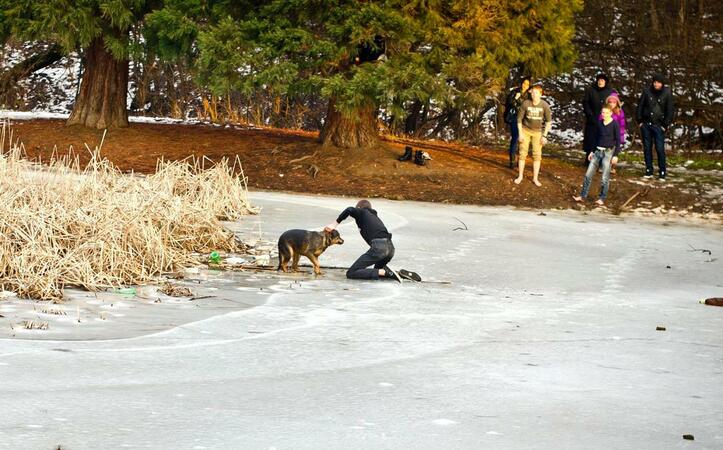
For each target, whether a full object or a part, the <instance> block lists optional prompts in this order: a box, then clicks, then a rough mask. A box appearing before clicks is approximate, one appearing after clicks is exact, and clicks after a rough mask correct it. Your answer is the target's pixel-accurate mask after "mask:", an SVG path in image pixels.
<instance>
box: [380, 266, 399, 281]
mask: <svg viewBox="0 0 723 450" xmlns="http://www.w3.org/2000/svg"><path fill="white" fill-rule="evenodd" d="M384 278H389V279H391V280H395V281H398V282H399V283H401V282H402V278H401V277H400V276H399V274H398V273H397V272H395V271H393V270H392V269H390V268H389V267H388V266H384Z"/></svg>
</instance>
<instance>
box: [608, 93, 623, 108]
mask: <svg viewBox="0 0 723 450" xmlns="http://www.w3.org/2000/svg"><path fill="white" fill-rule="evenodd" d="M608 103H617V104H618V107H620V108H622V106H623V102H621V101H620V97H619V96H618V93H617V92H613V93H612V94H610V95H608V98H606V99H605V104H608Z"/></svg>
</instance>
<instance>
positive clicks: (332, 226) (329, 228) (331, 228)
mask: <svg viewBox="0 0 723 450" xmlns="http://www.w3.org/2000/svg"><path fill="white" fill-rule="evenodd" d="M337 225H339V224H338V223H336V222H332V223H330V224H329V225H327V226H325V227H324V231H327V232H332V231H334V230H336V226H337Z"/></svg>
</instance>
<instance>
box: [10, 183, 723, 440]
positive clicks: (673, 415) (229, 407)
mask: <svg viewBox="0 0 723 450" xmlns="http://www.w3.org/2000/svg"><path fill="white" fill-rule="evenodd" d="M251 198H252V200H253V201H254V203H255V204H258V205H260V206H262V207H263V209H262V212H261V214H260V215H259V216H253V217H249V218H248V219H247V220H246V221H245V222H242V223H240V224H237V225H236V228H237V230H238V232H239V233H241V234H243V235H245V236H246V237H252V236H255V237H256V238H257V239H260V240H267V241H272V242H273V241H274V240H275V238H276V237H277V236H278V235H279V234H280V233H281V232H283V231H284V230H286V229H289V228H308V229H317V230H318V229H320V228H321V227H322V226H323V225H324V224H327V223H329V222H330V221H331V220H333V219H334V218H336V216H337V214H338V213H339V212H340V211H341V210H342V209H343V208H344V207H346V206H349V205H353V204H354V203H355V202H356V199H343V198H331V197H321V196H299V195H286V194H276V193H264V192H257V193H254V194H253V195H252V196H251ZM372 204H373V205H374V207H375V208H376V209H377V210H378V211H379V215H380V217H381V218H382V219H383V220H384V221H385V223H386V224H387V225H388V227H389V229H390V231H391V232H392V233H393V234H394V243H395V246H396V250H397V251H396V256H395V258H394V260H393V261H392V266H393V267H397V268H407V269H412V270H415V271H418V272H420V274H421V275H422V277H423V278H426V279H436V280H449V281H452V282H453V284H451V285H444V284H429V283H421V284H417V283H411V282H408V283H403V284H397V283H394V282H389V281H379V282H362V281H352V280H347V279H345V278H344V272H343V270H333V269H328V270H326V274H325V275H324V276H322V277H320V278H314V277H313V276H312V275H311V274H310V273H308V272H307V273H304V274H299V275H276V274H275V273H273V272H272V273H258V274H255V273H254V274H246V275H243V276H242V275H238V274H223V273H221V274H212V276H211V277H210V279H207V280H200V282H199V283H198V284H197V286H198V287H197V288H196V289H198V290H204V292H217V293H218V292H220V294H217V295H219V296H220V298H222V299H223V300H219V301H218V302H217V303H214V301H213V300H214V299H207V300H206V303H205V304H204V308H199V307H194V308H195V309H191V308H186V309H183V308H182V307H183V306H184V305H187V304H188V300H183V299H179V300H178V301H177V302H176V303H172V302H161V303H160V304H157V303H152V302H150V301H148V300H142V302H145V303H143V305H140V304H134V302H141V301H139V300H130V299H123V300H122V308H121V307H120V306H121V305H119V307H118V311H119V312H120V313H122V314H131V315H132V318H131V319H127V317H126V318H123V317H120V318H114V319H112V320H111V319H110V318H109V319H108V320H107V321H97V324H96V322H93V326H92V330H91V331H82V330H83V329H84V328H83V327H84V325H86V324H84V323H81V324H79V325H80V326H75V325H72V326H73V327H75V328H71V327H70V325H68V326H66V327H65V328H62V329H63V330H64V331H63V332H62V333H61V334H63V335H64V336H63V337H62V338H61V337H57V336H56V337H54V338H52V340H49V339H48V336H50V335H51V333H52V332H53V329H54V326H53V325H52V324H51V327H50V328H49V329H48V330H46V331H40V330H26V331H25V332H23V333H22V334H16V335H15V336H14V337H10V336H8V335H7V332H6V331H4V332H3V333H5V336H6V337H5V338H3V339H0V380H2V382H0V403H1V404H2V406H3V408H2V410H3V420H2V421H0V448H13V449H15V448H33V449H34V448H38V449H47V448H55V446H57V445H60V446H62V448H68V449H73V448H125V447H128V448H154V449H157V448H169V449H170V448H173V449H177V448H218V449H227V448H244V449H269V448H277V449H285V448H294V449H299V448H308V449H319V448H330V449H331V448H334V449H338V448H365V449H366V448H389V449H392V448H393V449H397V448H415V449H449V448H464V449H479V448H495V449H500V448H502V449H504V448H510V449H519V448H600V449H609V448H616V449H625V448H631V449H639V448H686V447H687V446H693V445H695V447H696V448H721V447H722V446H723V432H722V431H721V419H720V418H721V416H722V415H723V406H722V405H723V390H721V388H720V386H721V384H722V383H721V382H722V381H723V352H722V351H721V348H722V346H723V333H721V330H722V329H723V308H716V307H712V306H706V305H701V304H699V303H698V300H700V299H701V298H704V297H712V296H721V293H723V277H721V274H722V273H723V258H721V257H720V256H721V254H722V253H723V230H721V229H720V227H718V228H716V227H715V226H711V225H708V226H703V225H690V224H681V223H675V222H663V221H656V222H653V221H645V220H640V219H635V218H621V217H614V216H595V215H583V214H581V213H576V212H571V211H559V212H558V211H547V212H546V215H545V216H541V215H538V214H537V211H520V210H513V209H507V208H491V207H485V208H481V207H473V206H453V205H439V204H427V203H414V202H393V201H384V200H375V199H372ZM456 219H459V220H461V221H463V222H464V223H465V224H466V225H467V227H468V230H467V231H453V228H456V227H457V226H459V222H458V221H457V220H456ZM663 225H665V226H663ZM339 231H340V232H341V234H342V236H343V237H344V239H345V244H344V245H342V246H334V247H332V248H330V249H329V250H328V251H327V252H326V253H325V254H323V255H322V257H321V262H322V266H347V265H348V264H350V263H351V262H352V261H353V260H354V258H355V257H356V256H357V255H358V254H360V253H362V252H363V251H365V250H366V248H365V245H364V243H363V241H362V240H361V238H360V237H359V234H358V232H357V230H356V227H355V224H354V222H353V221H351V220H348V221H346V222H345V223H344V224H342V225H341V226H340V227H339ZM691 246H693V247H694V248H697V249H708V250H710V251H711V255H708V254H707V253H703V252H700V251H692V250H691ZM306 270H307V271H308V270H309V269H306ZM202 275H203V272H199V273H198V274H196V275H194V276H195V277H201V276H202ZM265 276H269V277H270V278H263V277H265ZM244 277H245V278H244ZM252 278H253V279H252ZM253 283H260V284H258V285H254V284H253ZM252 286H259V287H261V286H267V288H266V289H263V290H252V289H245V288H249V287H252ZM211 289H217V291H210V290H211ZM78 295H82V294H80V293H79V294H78ZM91 300H92V299H91ZM78 301H82V302H84V303H83V304H88V299H86V300H78V299H75V300H74V299H71V300H70V301H69V302H68V303H67V304H66V305H61V306H64V307H66V308H69V309H70V310H71V311H72V310H73V305H74V304H75V303H74V302H78ZM105 301H106V302H107V300H105ZM233 302H237V303H238V305H234V304H233ZM103 304H104V303H103V302H101V303H97V304H95V305H93V304H89V305H88V306H87V308H88V310H89V311H90V310H93V311H97V310H100V306H102V305H103ZM132 307H135V308H134V309H133V308H132ZM3 308H6V309H3ZM7 308H9V310H8V309H7ZM22 308H23V304H22V301H20V300H17V299H12V298H9V299H5V300H0V315H4V316H5V318H0V327H2V328H9V326H10V324H11V323H12V322H13V321H14V319H13V317H14V315H16V314H20V313H22ZM93 308H96V309H93ZM114 308H115V306H114ZM140 309H142V314H141V313H131V311H135V310H140ZM201 309H203V310H204V312H203V313H201V312H200V311H199V310H201ZM105 310H107V311H111V310H112V309H111V308H110V307H108V308H106V309H105ZM178 311H183V312H178ZM64 317H65V316H64ZM68 317H70V318H71V319H72V318H73V315H71V314H70V313H69V315H68ZM124 320H125V322H123V321H124ZM71 321H72V320H71ZM113 321H117V322H120V323H124V324H125V325H124V326H123V327H121V328H127V330H128V331H126V333H127V337H125V338H119V337H120V336H121V335H122V334H123V333H122V332H120V331H117V328H118V327H117V326H116V325H114V322H113ZM57 326H58V327H60V326H61V325H57ZM88 326H89V327H90V325H88ZM658 326H663V327H665V328H666V331H656V327H658ZM74 330H75V331H74ZM114 330H115V331H114ZM81 331H82V332H81ZM76 333H78V334H77V335H76ZM81 334H82V339H79V338H78V337H77V336H80V335H81ZM114 337H115V338H114ZM683 434H693V435H694V436H695V441H694V442H689V441H683V439H682V435H683Z"/></svg>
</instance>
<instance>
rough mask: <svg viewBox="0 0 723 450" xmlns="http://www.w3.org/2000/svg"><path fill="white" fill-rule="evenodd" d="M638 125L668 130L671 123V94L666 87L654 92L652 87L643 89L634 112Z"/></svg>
mask: <svg viewBox="0 0 723 450" xmlns="http://www.w3.org/2000/svg"><path fill="white" fill-rule="evenodd" d="M636 118H637V120H638V123H650V124H653V125H658V126H661V127H663V128H668V127H669V126H670V124H671V123H672V122H673V94H672V93H671V92H670V88H669V87H668V86H665V85H663V89H661V90H660V91H656V90H655V89H654V88H653V86H652V85H650V86H648V87H646V88H645V89H643V93H642V94H641V95H640V100H639V101H638V109H637V111H636Z"/></svg>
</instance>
